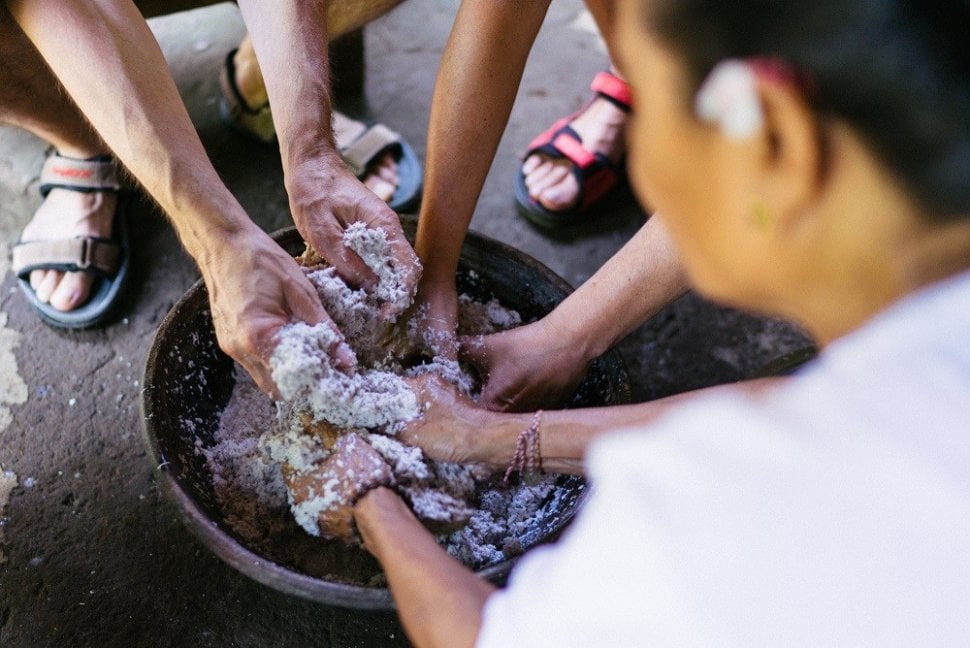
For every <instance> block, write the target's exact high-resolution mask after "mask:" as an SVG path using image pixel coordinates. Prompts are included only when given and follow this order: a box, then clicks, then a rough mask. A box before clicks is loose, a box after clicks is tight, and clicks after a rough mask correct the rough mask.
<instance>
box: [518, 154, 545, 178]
mask: <svg viewBox="0 0 970 648" xmlns="http://www.w3.org/2000/svg"><path fill="white" fill-rule="evenodd" d="M543 159H544V158H543V157H542V156H541V155H530V156H529V157H527V158H526V159H525V162H523V163H522V173H523V174H524V175H525V176H526V182H528V181H529V177H528V176H529V174H530V173H532V172H533V171H535V169H536V167H537V166H539V165H540V164H542V161H543Z"/></svg>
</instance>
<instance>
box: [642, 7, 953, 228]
mask: <svg viewBox="0 0 970 648" xmlns="http://www.w3.org/2000/svg"><path fill="white" fill-rule="evenodd" d="M643 7H644V11H645V13H644V19H645V21H646V24H647V26H648V28H649V30H650V31H651V33H653V34H656V35H657V36H658V37H659V38H660V39H661V40H662V41H663V42H664V43H665V44H666V45H667V46H668V47H670V48H671V49H672V50H673V51H675V52H676V53H677V54H678V55H679V57H680V58H681V59H682V60H683V62H684V63H685V65H686V67H687V70H688V74H689V75H690V81H691V83H692V84H693V85H692V88H691V90H692V92H696V90H697V87H698V86H699V85H700V83H701V82H702V81H703V79H704V77H705V76H706V75H707V74H708V72H709V71H710V70H711V68H712V67H714V65H716V64H717V63H718V62H719V61H722V60H724V59H729V58H739V59H744V58H752V57H772V58H778V59H781V60H783V61H785V62H786V63H787V64H789V65H791V66H792V67H793V68H794V69H795V70H797V71H798V72H799V73H802V74H805V75H807V76H808V77H809V78H810V79H811V82H812V97H811V100H812V104H813V106H814V107H815V109H816V110H817V111H818V112H819V113H820V114H822V115H827V116H832V117H836V118H838V119H841V120H843V121H845V122H846V123H848V124H849V125H850V126H851V127H852V129H853V130H854V131H855V132H857V133H858V134H859V135H860V136H861V137H862V138H863V139H864V140H865V142H866V143H867V145H868V146H869V147H870V148H871V150H872V151H873V152H874V153H875V154H876V155H877V156H878V157H879V159H880V160H882V162H883V163H884V164H885V165H886V166H887V167H888V168H889V169H890V170H891V171H892V172H893V173H894V174H895V176H896V177H897V178H898V179H899V181H900V182H901V183H902V185H903V186H904V187H905V188H906V189H907V190H908V193H909V194H910V195H911V196H913V198H914V199H915V200H917V201H918V202H919V204H920V205H922V207H923V208H924V209H926V210H927V212H928V213H927V216H930V217H932V218H934V219H935V220H938V221H946V220H956V219H959V218H970V0H841V1H837V0H650V2H644V3H643Z"/></svg>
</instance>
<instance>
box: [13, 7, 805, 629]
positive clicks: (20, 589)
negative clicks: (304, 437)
mask: <svg viewBox="0 0 970 648" xmlns="http://www.w3.org/2000/svg"><path fill="white" fill-rule="evenodd" d="M457 4H458V1H457V0H410V1H409V2H407V3H405V4H404V5H403V6H402V7H400V8H399V9H397V10H395V11H394V12H393V13H392V14H390V15H389V16H387V17H385V18H383V19H381V20H380V21H378V22H377V23H375V24H373V25H371V26H370V27H368V28H367V30H366V32H365V51H366V70H367V75H366V93H365V100H364V101H358V102H356V103H355V104H354V105H351V106H349V108H351V109H356V110H358V111H363V112H365V113H366V114H367V115H368V116H369V117H371V118H373V119H375V120H378V121H381V122H384V123H386V124H387V125H389V126H391V127H392V128H394V129H396V130H398V131H399V132H401V133H402V134H403V135H404V137H405V138H406V139H407V140H408V141H409V142H411V144H412V145H413V146H414V148H415V149H416V150H417V151H418V153H419V155H421V156H423V153H424V149H425V141H424V133H425V130H426V126H427V119H428V107H429V101H430V96H431V91H432V85H433V82H434V74H435V72H436V69H437V65H438V60H439V55H440V52H441V49H442V47H443V45H444V41H445V38H446V36H447V33H448V30H449V29H450V26H451V21H452V18H453V16H454V11H455V8H456V6H457ZM590 23H591V21H590V20H589V17H588V15H587V14H585V12H584V11H583V9H582V4H581V2H579V1H578V0H562V1H560V2H555V3H553V7H552V9H551V10H550V12H549V16H548V19H547V21H546V24H545V26H544V28H543V31H542V33H541V35H540V38H539V41H538V43H537V45H536V47H535V49H534V50H533V55H532V58H531V60H530V63H529V67H528V69H527V71H526V75H525V79H524V82H523V85H522V89H521V91H520V93H519V98H518V101H517V104H516V107H515V109H514V112H513V115H512V119H511V123H510V126H509V128H508V130H507V132H506V134H505V137H504V139H503V140H502V144H501V146H500V148H499V151H498V155H497V157H496V160H495V164H494V166H493V168H492V172H491V174H490V175H489V178H488V181H487V183H486V185H485V189H484V191H483V194H482V199H481V202H480V204H479V206H478V209H477V211H476V215H475V219H474V221H473V223H472V227H473V229H475V230H476V231H478V232H480V233H482V234H485V235H488V236H491V237H494V238H497V239H499V240H502V241H505V242H508V243H511V244H513V245H515V246H516V247H519V248H521V249H523V250H524V251H526V252H527V253H528V254H531V255H532V256H534V257H536V258H537V259H539V260H541V261H543V262H544V263H545V264H547V265H548V266H549V267H551V268H552V269H553V270H554V271H555V272H557V273H559V274H560V275H561V276H562V277H564V278H565V279H566V280H567V281H569V282H570V283H571V284H573V285H578V284H579V283H581V282H582V281H584V280H585V279H586V278H587V277H588V276H589V275H590V274H591V273H592V272H593V271H595V269H596V268H597V267H598V266H599V265H600V264H602V262H603V261H605V260H606V259H607V258H608V257H609V256H610V255H611V254H613V252H614V251H615V250H616V249H617V248H619V247H620V246H621V245H622V243H623V242H624V241H625V240H627V239H628V238H629V237H630V236H631V235H632V233H633V232H635V231H636V229H637V228H638V227H639V226H640V225H641V224H642V223H643V221H644V215H643V214H642V213H641V212H640V210H639V209H638V208H637V207H636V206H635V205H634V204H633V202H632V200H631V199H630V197H629V195H628V194H627V193H625V192H619V195H618V196H617V197H616V198H615V199H613V200H612V201H611V203H610V205H609V206H608V208H607V211H608V213H607V214H606V215H604V216H603V217H601V218H600V219H598V220H597V221H596V222H595V223H593V224H591V225H589V226H587V227H582V228H579V229H577V230H574V231H571V232H569V233H567V234H565V235H562V236H557V237H555V238H550V237H548V236H546V235H543V234H542V233H540V232H538V231H536V230H534V229H532V228H531V227H530V226H529V225H528V224H527V223H525V222H524V221H523V220H522V219H520V218H519V217H517V216H516V215H515V213H514V208H513V200H512V178H513V173H514V172H515V169H516V164H517V160H518V157H519V155H520V153H521V151H522V150H523V148H524V147H525V145H526V144H527V143H528V142H529V140H530V139H531V138H532V137H533V136H534V135H535V134H536V133H537V132H539V131H540V130H542V129H544V128H545V127H546V126H547V125H548V124H549V123H551V122H552V121H553V120H554V119H556V118H558V117H560V116H561V115H563V114H566V113H568V112H570V111H572V110H574V109H575V108H576V107H577V106H579V105H580V104H581V103H582V101H583V100H584V99H585V98H586V96H587V93H588V91H587V87H588V83H589V81H590V79H591V78H592V76H593V75H594V74H595V73H596V72H597V71H599V70H601V69H603V68H605V66H606V64H607V59H606V55H605V52H604V50H603V49H602V45H601V43H600V42H599V39H598V37H597V36H596V35H595V33H594V32H593V31H592V30H591V24H590ZM153 28H154V29H155V31H156V34H157V36H158V38H159V41H160V42H161V43H162V45H163V48H164V50H165V53H166V56H167V57H168V59H169V61H170V63H171V65H172V67H173V69H174V72H175V75H176V78H177V81H178V83H179V86H180V89H181V90H182V92H183V94H184V97H185V100H186V103H187V105H188V106H189V109H190V113H191V114H192V116H193V119H194V120H195V122H196V124H197V126H198V129H199V131H200V133H201V135H202V137H203V140H204V142H205V144H206V146H207V148H208V150H209V152H210V155H211V156H212V158H213V161H214V162H215V164H216V166H217V168H218V169H219V171H220V172H221V174H222V175H223V177H224V178H225V179H226V182H227V183H228V184H229V186H230V188H231V189H232V190H233V191H234V192H235V193H236V195H237V196H238V197H239V198H240V200H241V201H242V203H243V205H244V206H245V207H246V208H247V210H249V212H250V214H252V215H253V217H254V218H255V219H256V220H257V221H258V222H259V224H260V225H261V226H263V227H264V228H265V229H267V230H274V229H277V228H279V227H282V226H285V225H288V224H289V223H290V220H289V215H288V211H287V207H286V197H285V194H284V191H283V187H282V183H281V171H280V166H279V160H278V153H277V151H276V150H275V149H273V148H271V147H265V146H261V145H258V144H254V143H252V142H249V141H246V140H244V139H242V138H240V137H238V136H237V135H234V134H232V133H230V132H229V131H227V130H226V129H225V128H224V127H223V126H222V124H221V123H220V122H219V118H218V110H217V97H218V92H219V91H218V82H217V75H218V70H219V66H220V65H221V64H222V61H223V59H224V57H225V53H226V52H227V51H228V50H229V49H230V48H232V47H234V46H235V44H236V43H237V42H238V39H239V38H240V36H241V34H242V33H243V31H242V24H241V20H240V18H239V14H238V11H237V9H236V8H235V6H234V5H228V4H227V5H218V6H216V7H212V8H209V9H205V10H199V11H194V12H190V13H186V14H181V15H176V16H171V17H166V18H163V19H159V20H155V21H153ZM337 73H338V74H339V70H337ZM44 155H45V147H44V145H43V143H42V142H40V141H38V140H36V139H34V138H33V137H31V136H29V135H27V134H25V133H23V132H21V131H17V130H15V129H12V128H0V278H2V284H0V646H4V647H5V648H7V647H9V648H20V647H26V648H34V647H37V648H41V647H45V646H51V647H53V646H57V647H64V646H102V647H113V646H124V647H132V646H173V647H174V646H214V647H224V646H241V647H242V646H245V647H249V646H253V647H255V646H280V647H296V646H385V645H387V646H390V645H404V644H406V639H405V638H404V636H403V632H402V630H401V628H400V626H399V625H398V623H397V621H396V618H395V617H394V615H393V614H382V613H381V614H379V613H365V612H360V611H353V610H343V609H339V608H329V607H324V606H321V605H318V604H315V603H311V602H308V601H305V600H301V599H299V598H295V597H292V596H288V595H285V594H282V593H280V592H277V591H275V590H273V589H271V588H269V587H266V586H264V585H261V584H259V583H257V582H254V581H252V580H250V579H249V578H247V577H246V576H243V575H242V574H240V573H238V572H237V571H235V570H234V569H232V568H231V567H229V566H227V565H226V564H224V563H223V562H221V561H220V560H219V559H218V558H216V557H215V556H214V555H213V554H212V553H210V552H209V550H208V549H206V548H205V547H204V546H203V545H202V544H201V543H200V542H199V541H197V540H196V538H195V537H194V536H193V535H192V534H191V533H190V531H189V530H188V529H187V528H186V527H185V526H184V524H183V522H182V520H181V519H180V515H179V512H178V511H177V510H175V508H174V507H173V506H172V505H171V504H170V503H169V502H168V501H167V500H166V499H165V498H164V497H163V496H162V495H160V493H159V492H158V491H157V490H156V486H155V484H154V482H153V477H152V471H153V466H152V465H151V463H150V461H149V458H148V455H147V453H146V448H145V444H144V442H143V439H142V422H141V420H140V413H139V399H140V393H141V389H142V384H141V382H142V380H143V371H144V364H145V360H146V355H147V352H148V349H149V347H150V345H151V342H152V339H153V336H154V333H155V330H156V328H157V326H158V324H159V322H160V321H161V319H162V318H163V317H164V316H165V314H166V313H167V312H168V310H169V309H170V308H171V306H172V305H173V304H174V303H175V301H176V300H177V299H178V298H179V297H180V296H181V295H182V293H183V292H184V291H185V290H186V289H187V288H188V287H189V286H190V285H191V284H192V283H193V282H194V281H195V280H196V279H197V277H198V273H197V270H196V268H195V267H194V265H193V263H192V262H191V260H190V259H189V258H188V257H187V256H186V255H185V254H184V253H183V252H182V250H181V249H180V247H179V245H178V241H177V240H176V237H175V235H174V233H173V231H172V229H171V228H170V227H169V225H168V224H167V223H166V221H165V219H164V218H163V217H162V216H161V215H160V214H159V213H158V212H157V211H156V210H154V209H153V208H152V207H151V206H150V205H149V204H148V203H147V202H142V203H140V204H139V205H138V206H137V207H136V210H135V211H136V213H135V214H134V218H133V220H132V223H133V225H132V229H133V264H134V267H133V274H134V281H133V287H132V289H131V290H130V291H129V294H128V295H127V297H126V303H125V304H124V307H123V308H122V312H121V314H120V315H119V318H118V319H117V320H116V321H114V322H112V323H110V324H109V325H108V326H106V327H104V328H101V329H97V330H91V331H83V332H64V331H60V330H55V329H53V328H50V327H48V326H46V325H44V324H43V323H41V322H40V320H39V319H38V318H37V317H36V316H35V314H34V313H33V312H32V311H31V310H30V309H29V308H28V307H27V306H26V304H25V302H24V300H23V298H22V296H21V294H20V292H19V289H18V288H17V284H16V280H15V278H14V277H13V276H12V275H11V274H10V273H9V272H8V270H9V250H10V246H11V245H12V244H13V243H14V242H15V241H16V240H17V239H18V236H19V232H20V230H21V229H22V228H23V226H24V224H25V223H26V222H27V221H28V219H29V218H30V216H31V214H32V213H33V210H34V209H36V207H37V205H38V204H39V200H40V199H39V196H38V195H37V176H38V174H39V170H40V166H41V163H42V161H43V158H44ZM804 344H805V340H804V339H803V338H802V337H801V335H799V334H798V333H797V331H795V330H793V329H792V328H790V327H788V326H786V325H783V324H781V323H778V322H774V321H767V320H762V319H757V318H754V317H750V316H747V315H742V314H740V313H737V312H735V311H732V310H729V309H723V308H719V307H716V306H714V305H711V304H709V303H706V302H704V301H702V300H700V299H698V298H696V297H694V296H691V295H688V296H686V297H684V298H682V299H681V300H679V301H678V302H676V303H675V304H673V305H672V306H671V307H669V308H668V309H666V310H665V311H663V312H662V313H661V314H660V315H658V316H657V317H656V318H654V319H653V320H651V321H650V322H649V323H647V324H646V325H645V326H644V327H642V328H641V329H640V330H638V331H637V332H636V333H634V334H633V335H631V336H630V337H629V338H628V339H627V340H625V341H624V342H623V343H622V344H621V345H620V350H621V352H622V354H623V357H624V359H625V361H626V363H627V365H628V367H629V369H630V372H631V377H632V381H633V385H634V389H635V394H636V396H637V398H640V399H644V398H653V397H657V396H661V395H665V394H669V393H673V392H676V391H682V390H685V389H690V388H694V387H699V386H703V385H708V384H713V383H719V382H725V381H731V380H737V379H740V378H743V377H746V376H750V375H752V374H753V373H755V372H756V371H758V369H759V368H760V367H762V366H763V365H765V364H766V363H768V362H769V361H771V360H772V359H774V358H775V357H777V356H780V355H782V354H784V353H786V352H788V351H791V350H793V349H796V348H799V347H801V346H803V345H804Z"/></svg>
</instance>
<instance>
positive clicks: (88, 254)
mask: <svg viewBox="0 0 970 648" xmlns="http://www.w3.org/2000/svg"><path fill="white" fill-rule="evenodd" d="M120 260H121V247H120V246H119V245H118V244H117V243H115V242H114V241H112V240H109V239H105V238H100V237H97V236H83V237H77V238H70V239H57V240H52V241H24V242H23V243H18V244H16V245H15V246H14V248H13V263H12V267H13V271H14V272H15V273H16V274H17V276H18V277H26V276H27V275H29V274H30V273H31V272H32V271H34V270H59V271H62V272H93V273H95V274H102V275H105V276H107V277H110V276H112V275H114V273H115V272H117V270H118V265H119V261H120Z"/></svg>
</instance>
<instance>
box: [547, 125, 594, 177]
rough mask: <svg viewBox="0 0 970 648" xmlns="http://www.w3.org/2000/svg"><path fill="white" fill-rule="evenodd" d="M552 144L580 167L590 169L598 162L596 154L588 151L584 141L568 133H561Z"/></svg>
mask: <svg viewBox="0 0 970 648" xmlns="http://www.w3.org/2000/svg"><path fill="white" fill-rule="evenodd" d="M552 145H553V146H554V147H555V148H556V150H557V151H559V152H560V153H562V154H563V155H564V156H566V158H568V159H569V161H570V162H572V163H573V164H575V165H576V166H577V167H579V168H580V169H588V168H589V167H590V166H592V165H593V164H594V163H595V162H596V154H595V153H592V152H591V151H587V150H586V149H585V148H583V145H582V143H580V142H579V141H578V140H577V139H576V138H574V137H570V136H569V135H568V134H567V133H560V134H559V135H558V136H557V137H556V139H554V140H552Z"/></svg>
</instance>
